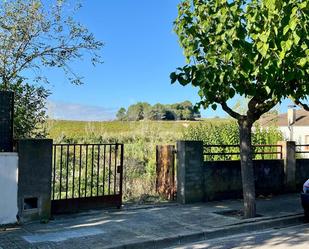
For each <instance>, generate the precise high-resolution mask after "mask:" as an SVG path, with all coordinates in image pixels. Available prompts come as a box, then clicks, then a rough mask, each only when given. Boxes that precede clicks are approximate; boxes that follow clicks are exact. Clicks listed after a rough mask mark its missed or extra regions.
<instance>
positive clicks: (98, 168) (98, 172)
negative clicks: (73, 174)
mask: <svg viewBox="0 0 309 249" xmlns="http://www.w3.org/2000/svg"><path fill="white" fill-rule="evenodd" d="M99 180H100V145H99V144H98V163H97V196H98V195H99Z"/></svg>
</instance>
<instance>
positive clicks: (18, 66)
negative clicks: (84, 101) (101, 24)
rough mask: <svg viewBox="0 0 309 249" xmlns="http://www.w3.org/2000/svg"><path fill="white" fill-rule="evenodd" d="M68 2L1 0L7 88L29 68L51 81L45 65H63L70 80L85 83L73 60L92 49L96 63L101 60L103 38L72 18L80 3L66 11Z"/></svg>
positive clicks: (1, 72)
mask: <svg viewBox="0 0 309 249" xmlns="http://www.w3.org/2000/svg"><path fill="white" fill-rule="evenodd" d="M66 2H67V1H65V0H58V1H54V5H53V6H47V5H44V4H43V1H41V0H7V1H1V3H0V40H1V48H0V80H1V84H3V85H4V88H7V87H8V85H9V84H10V83H12V81H15V80H16V77H21V76H22V73H24V72H25V71H27V70H28V71H29V70H32V73H33V75H34V74H37V73H39V74H38V75H37V76H34V77H33V79H34V80H37V81H42V80H46V81H48V79H47V78H46V77H45V76H44V75H41V74H40V69H41V68H42V67H58V68H61V69H63V70H64V72H65V73H66V75H67V77H68V80H69V81H70V82H72V83H74V84H81V83H82V78H81V77H80V76H79V75H78V74H76V73H75V72H74V71H73V70H72V69H71V67H70V62H72V61H74V60H76V59H80V58H82V57H83V52H88V53H89V58H90V59H91V62H92V63H93V64H94V65H95V64H97V63H100V62H101V58H100V56H99V55H98V54H97V51H99V50H100V49H101V48H102V45H103V44H102V42H100V41H96V40H95V38H94V36H93V34H92V33H90V32H89V31H88V30H87V28H85V27H84V26H83V25H81V24H80V23H78V22H76V21H74V19H73V18H72V16H74V14H75V12H76V11H77V10H78V9H79V8H80V6H76V8H75V9H74V10H68V11H67V12H65V10H66Z"/></svg>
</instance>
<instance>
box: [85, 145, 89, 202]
mask: <svg viewBox="0 0 309 249" xmlns="http://www.w3.org/2000/svg"><path fill="white" fill-rule="evenodd" d="M87 168H88V144H87V145H86V168H85V197H87V176H88V174H87V173H88V172H87Z"/></svg>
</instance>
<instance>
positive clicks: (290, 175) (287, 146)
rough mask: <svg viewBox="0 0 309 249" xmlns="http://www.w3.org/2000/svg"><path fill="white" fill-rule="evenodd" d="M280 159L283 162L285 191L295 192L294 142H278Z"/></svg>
mask: <svg viewBox="0 0 309 249" xmlns="http://www.w3.org/2000/svg"><path fill="white" fill-rule="evenodd" d="M278 144H279V145H281V146H282V158H283V160H284V174H285V188H286V190H287V191H295V190H296V174H295V173H296V144H295V141H280V142H278Z"/></svg>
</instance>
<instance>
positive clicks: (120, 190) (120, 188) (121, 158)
mask: <svg viewBox="0 0 309 249" xmlns="http://www.w3.org/2000/svg"><path fill="white" fill-rule="evenodd" d="M123 152H124V145H123V144H121V154H120V181H119V195H120V196H121V199H120V205H122V184H123V181H122V177H123Z"/></svg>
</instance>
